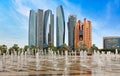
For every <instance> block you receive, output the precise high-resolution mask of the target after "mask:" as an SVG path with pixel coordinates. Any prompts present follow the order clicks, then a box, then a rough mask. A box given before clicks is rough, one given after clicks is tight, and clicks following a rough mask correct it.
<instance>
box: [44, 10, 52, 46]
mask: <svg viewBox="0 0 120 76" xmlns="http://www.w3.org/2000/svg"><path fill="white" fill-rule="evenodd" d="M49 43H52V44H54V15H53V14H52V11H51V10H46V11H45V14H44V47H48V44H49Z"/></svg>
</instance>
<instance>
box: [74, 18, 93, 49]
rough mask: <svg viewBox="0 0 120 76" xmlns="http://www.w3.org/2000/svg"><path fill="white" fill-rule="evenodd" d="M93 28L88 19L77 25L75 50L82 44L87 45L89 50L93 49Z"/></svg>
mask: <svg viewBox="0 0 120 76" xmlns="http://www.w3.org/2000/svg"><path fill="white" fill-rule="evenodd" d="M91 30H92V28H91V22H90V21H88V20H87V19H86V18H85V19H84V23H82V22H81V21H80V20H78V22H77V23H76V25H75V29H74V48H77V47H79V46H80V44H81V43H82V44H85V45H86V47H87V48H90V47H91V44H92V33H91V32H92V31H91Z"/></svg>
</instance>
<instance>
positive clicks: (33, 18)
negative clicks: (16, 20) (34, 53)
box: [28, 10, 37, 46]
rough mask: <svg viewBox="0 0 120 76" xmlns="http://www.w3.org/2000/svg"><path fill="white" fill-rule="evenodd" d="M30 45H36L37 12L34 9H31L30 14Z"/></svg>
mask: <svg viewBox="0 0 120 76" xmlns="http://www.w3.org/2000/svg"><path fill="white" fill-rule="evenodd" d="M28 38H29V39H28V40H29V41H28V42H29V46H36V42H37V41H36V38H37V35H36V13H35V11H34V10H30V15H29V37H28Z"/></svg>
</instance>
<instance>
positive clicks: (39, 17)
mask: <svg viewBox="0 0 120 76" xmlns="http://www.w3.org/2000/svg"><path fill="white" fill-rule="evenodd" d="M36 22H37V29H36V32H37V47H43V28H44V27H43V10H42V9H38V12H37V20H36Z"/></svg>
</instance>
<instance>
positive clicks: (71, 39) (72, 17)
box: [68, 15, 77, 49]
mask: <svg viewBox="0 0 120 76" xmlns="http://www.w3.org/2000/svg"><path fill="white" fill-rule="evenodd" d="M76 20H77V18H76V15H70V16H69V18H68V46H70V48H71V49H73V48H74V28H75V25H76Z"/></svg>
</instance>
